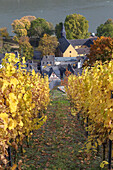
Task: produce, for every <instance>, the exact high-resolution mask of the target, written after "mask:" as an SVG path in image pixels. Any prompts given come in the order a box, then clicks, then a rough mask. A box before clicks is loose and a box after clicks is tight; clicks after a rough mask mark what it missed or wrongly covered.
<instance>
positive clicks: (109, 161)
mask: <svg viewBox="0 0 113 170" xmlns="http://www.w3.org/2000/svg"><path fill="white" fill-rule="evenodd" d="M108 152H109V153H108V163H109V164H108V169H110V170H111V158H112V141H111V140H110V139H109V151H108Z"/></svg>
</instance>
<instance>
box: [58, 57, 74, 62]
mask: <svg viewBox="0 0 113 170" xmlns="http://www.w3.org/2000/svg"><path fill="white" fill-rule="evenodd" d="M55 61H77V58H76V57H55Z"/></svg>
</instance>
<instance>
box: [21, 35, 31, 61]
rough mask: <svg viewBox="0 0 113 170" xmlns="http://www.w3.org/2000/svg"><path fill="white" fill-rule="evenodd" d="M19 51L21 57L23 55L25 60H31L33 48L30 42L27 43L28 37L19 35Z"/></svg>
mask: <svg viewBox="0 0 113 170" xmlns="http://www.w3.org/2000/svg"><path fill="white" fill-rule="evenodd" d="M19 53H20V54H21V57H25V60H26V61H27V60H31V59H32V57H33V55H34V50H33V47H32V46H31V44H30V43H29V38H28V37H21V38H20V39H19Z"/></svg>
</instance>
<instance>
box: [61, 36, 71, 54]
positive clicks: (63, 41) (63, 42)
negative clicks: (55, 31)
mask: <svg viewBox="0 0 113 170" xmlns="http://www.w3.org/2000/svg"><path fill="white" fill-rule="evenodd" d="M59 43H60V45H59V48H60V51H61V52H62V53H64V52H65V51H66V49H67V48H68V47H69V45H70V43H69V41H68V40H67V39H66V38H65V37H62V38H60V39H59Z"/></svg>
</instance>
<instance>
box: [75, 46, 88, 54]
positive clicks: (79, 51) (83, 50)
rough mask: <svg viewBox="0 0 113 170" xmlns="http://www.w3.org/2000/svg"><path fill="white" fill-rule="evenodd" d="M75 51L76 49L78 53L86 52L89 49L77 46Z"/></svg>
mask: <svg viewBox="0 0 113 170" xmlns="http://www.w3.org/2000/svg"><path fill="white" fill-rule="evenodd" d="M76 51H77V53H78V55H79V54H88V53H89V51H90V49H89V48H78V49H76Z"/></svg>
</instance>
